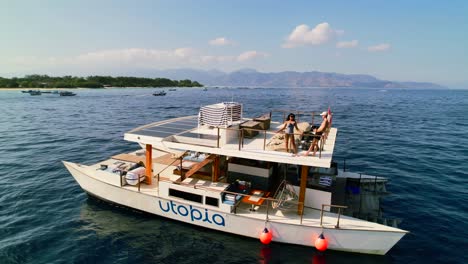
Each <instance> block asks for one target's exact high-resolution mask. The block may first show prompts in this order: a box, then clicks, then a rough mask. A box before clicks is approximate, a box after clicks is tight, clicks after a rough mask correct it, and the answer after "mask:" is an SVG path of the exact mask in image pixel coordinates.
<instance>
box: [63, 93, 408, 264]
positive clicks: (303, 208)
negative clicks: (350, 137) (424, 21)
mask: <svg viewBox="0 0 468 264" xmlns="http://www.w3.org/2000/svg"><path fill="white" fill-rule="evenodd" d="M242 109H243V106H242V104H240V103H236V102H224V103H218V104H213V105H207V106H203V107H201V108H200V110H199V112H198V115H197V114H196V113H193V114H194V115H190V116H185V117H178V118H171V119H168V120H163V121H159V122H155V123H151V124H147V125H143V126H141V127H138V128H135V129H133V130H131V131H129V132H127V133H125V135H124V139H125V140H127V141H130V142H134V143H136V145H138V146H139V148H140V149H138V150H136V151H133V152H130V153H122V154H119V155H115V156H112V157H110V158H108V159H105V160H102V161H99V162H96V163H94V164H89V165H86V164H80V163H73V162H67V161H63V163H64V165H65V167H66V168H67V169H68V170H69V171H70V173H71V175H72V176H73V177H74V178H75V180H76V181H77V182H78V184H79V185H80V186H81V188H82V189H83V190H84V191H85V192H86V193H88V194H89V195H90V196H94V197H97V198H100V199H102V200H104V201H107V202H111V203H114V204H118V205H121V206H125V207H129V208H132V209H136V210H139V211H143V212H147V213H150V214H155V215H159V216H162V217H166V218H169V219H173V220H177V221H182V222H185V223H189V224H193V225H197V226H201V227H206V228H210V229H214V230H218V231H222V232H227V233H232V234H236V235H241V236H245V237H251V238H257V239H260V241H261V242H262V243H264V244H268V243H270V242H281V243H288V244H295V245H302V246H309V247H316V248H317V249H318V250H325V249H326V248H329V249H332V250H339V251H347V252H357V253H365V254H377V255H384V254H386V253H387V252H388V251H389V250H390V249H391V248H392V247H393V246H394V245H395V244H396V243H397V242H398V241H399V240H400V239H401V238H402V237H403V236H404V235H405V234H406V233H408V231H405V230H403V229H400V228H398V227H397V224H398V221H397V219H389V218H387V216H385V217H384V216H383V214H382V208H381V206H380V199H381V198H382V196H384V195H386V194H387V192H386V188H385V185H386V183H387V179H386V178H384V177H379V176H372V175H365V174H360V173H353V172H349V171H348V170H346V168H345V166H344V164H343V168H342V169H339V168H338V164H337V162H335V161H334V160H333V153H334V147H335V142H336V138H337V132H338V129H337V128H335V127H332V126H331V121H330V123H329V125H328V127H327V128H326V130H325V132H323V134H322V135H320V136H319V138H320V139H319V143H318V144H319V150H318V152H317V155H313V156H308V155H307V154H308V152H307V151H306V150H307V149H308V148H309V145H310V143H311V140H313V138H314V137H315V138H316V136H317V135H313V134H310V133H311V129H312V127H313V125H314V124H313V121H312V123H309V122H307V121H303V122H300V123H298V124H297V126H298V127H299V128H300V130H299V131H295V132H294V133H296V134H297V135H299V134H301V135H302V134H304V137H303V141H302V142H301V144H300V145H299V149H300V151H299V153H294V154H291V153H288V152H286V151H285V149H284V148H283V146H284V138H285V137H284V134H280V133H276V131H278V129H280V128H281V127H282V126H283V123H284V122H283V120H282V119H284V117H285V113H290V112H291V111H290V110H266V112H265V113H266V114H264V115H261V116H257V117H253V118H246V117H244V115H243V113H242ZM299 114H300V115H302V117H303V118H301V120H314V116H315V120H317V116H316V115H317V112H301V113H298V115H299ZM322 114H323V113H322ZM327 115H329V116H330V117H331V111H329V112H328V114H327ZM329 120H331V118H330V119H329ZM300 132H304V133H300ZM305 135H307V136H305ZM296 154H298V155H296ZM314 154H315V153H314ZM396 206H398V205H396Z"/></svg>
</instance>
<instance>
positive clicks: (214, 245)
mask: <svg viewBox="0 0 468 264" xmlns="http://www.w3.org/2000/svg"><path fill="white" fill-rule="evenodd" d="M155 90H157V89H143V88H141V89H140V88H132V89H102V90H78V91H76V93H78V96H75V97H59V96H56V95H48V94H43V95H41V96H29V95H28V94H22V93H20V92H19V91H0V124H1V125H0V171H1V172H2V173H1V175H0V263H243V264H244V263H467V262H468V257H466V252H465V251H466V249H468V231H467V229H468V195H467V194H468V191H467V188H466V186H467V183H468V172H467V171H468V147H467V146H468V136H467V135H468V117H467V115H468V91H466V90H408V89H387V90H381V89H338V88H335V89H278V88H276V89H245V88H244V89H242V88H229V89H228V88H224V89H209V91H207V92H204V91H202V89H199V88H192V89H180V88H179V89H177V91H174V92H168V94H167V96H164V97H155V96H152V95H151V93H152V92H154V91H155ZM232 100H234V101H238V102H242V103H243V104H244V113H245V116H251V115H257V114H262V113H264V112H265V109H270V108H274V109H295V110H314V111H323V110H326V109H327V108H328V106H331V108H332V110H333V112H334V113H335V115H334V120H333V124H334V126H335V127H337V128H338V129H339V132H338V133H339V134H338V140H337V143H336V146H335V153H336V160H337V161H338V162H339V163H340V166H342V161H343V160H344V159H346V167H347V170H350V171H355V172H362V173H366V174H370V175H377V176H385V177H388V178H389V179H390V184H389V185H388V191H390V192H391V193H392V195H390V196H388V197H386V199H385V202H384V209H385V211H384V213H385V215H388V216H391V217H396V218H401V219H403V222H402V223H401V224H400V227H401V228H403V229H406V230H409V231H410V232H411V233H410V234H408V235H407V236H405V237H404V238H403V239H402V240H401V241H400V242H399V243H398V244H397V245H396V246H395V247H394V248H393V249H392V250H391V251H390V252H389V253H388V254H387V255H386V256H371V255H362V254H352V253H343V252H334V251H327V252H325V253H324V254H319V253H317V252H316V251H315V249H313V248H308V247H300V246H293V245H286V244H277V243H273V244H271V245H270V246H263V245H261V243H260V242H259V241H258V240H255V239H246V238H243V237H239V236H235V235H230V234H225V233H221V232H215V231H211V230H207V229H203V228H198V227H194V226H191V225H187V224H183V223H179V222H175V221H170V220H167V219H165V218H161V217H157V216H151V215H146V214H142V213H137V212H134V211H131V210H128V209H121V208H117V207H113V206H111V205H108V204H106V203H104V202H100V201H97V200H94V199H92V198H89V197H88V196H87V195H86V194H85V193H84V192H83V191H82V190H81V188H80V187H79V186H78V184H77V183H76V182H75V181H74V180H73V178H72V176H71V175H70V174H69V173H68V171H67V170H66V169H65V168H64V166H63V165H62V163H61V161H62V160H68V161H73V162H81V163H94V162H97V161H100V160H103V159H106V158H107V157H109V156H111V155H115V154H118V153H122V152H126V151H132V150H135V149H137V148H138V146H137V145H135V144H134V143H131V142H126V141H124V140H123V133H125V132H127V131H129V130H130V129H132V128H135V127H137V126H140V125H143V124H147V123H150V122H155V121H158V120H162V119H166V118H171V117H178V116H183V115H193V114H196V113H197V111H198V109H199V107H200V106H201V105H206V104H212V103H217V102H221V101H232Z"/></svg>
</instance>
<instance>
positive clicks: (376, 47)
mask: <svg viewBox="0 0 468 264" xmlns="http://www.w3.org/2000/svg"><path fill="white" fill-rule="evenodd" d="M390 48H391V46H390V44H388V43H382V44H378V45H374V46H370V47H368V48H367V50H368V51H371V52H379V51H387V50H389V49H390Z"/></svg>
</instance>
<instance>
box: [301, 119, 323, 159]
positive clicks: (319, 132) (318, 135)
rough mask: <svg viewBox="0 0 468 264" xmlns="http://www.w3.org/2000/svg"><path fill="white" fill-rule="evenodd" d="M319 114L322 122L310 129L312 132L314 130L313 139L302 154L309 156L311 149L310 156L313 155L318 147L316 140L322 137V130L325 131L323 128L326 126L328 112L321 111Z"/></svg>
mask: <svg viewBox="0 0 468 264" xmlns="http://www.w3.org/2000/svg"><path fill="white" fill-rule="evenodd" d="M320 115H321V116H322V119H323V120H322V124H320V127H319V128H317V129H314V130H312V131H313V132H315V135H314V139H313V140H312V144H310V147H309V149H308V150H307V152H306V153H305V154H304V156H309V153H310V151H313V153H312V156H315V152H317V150H318V148H319V146H318V141H319V140H320V138H321V137H322V134H323V132H325V130H326V129H327V127H328V118H327V116H328V113H327V112H322V113H321V114H320Z"/></svg>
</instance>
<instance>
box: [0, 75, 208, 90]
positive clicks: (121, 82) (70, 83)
mask: <svg viewBox="0 0 468 264" xmlns="http://www.w3.org/2000/svg"><path fill="white" fill-rule="evenodd" d="M0 87H4V88H78V87H83V88H103V87H203V85H202V84H200V83H198V82H197V81H191V80H188V79H186V80H171V79H167V78H154V79H151V78H141V77H111V76H88V77H75V76H63V77H51V76H48V75H38V74H34V75H26V76H24V77H22V78H18V77H13V78H11V79H8V78H2V77H0Z"/></svg>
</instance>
